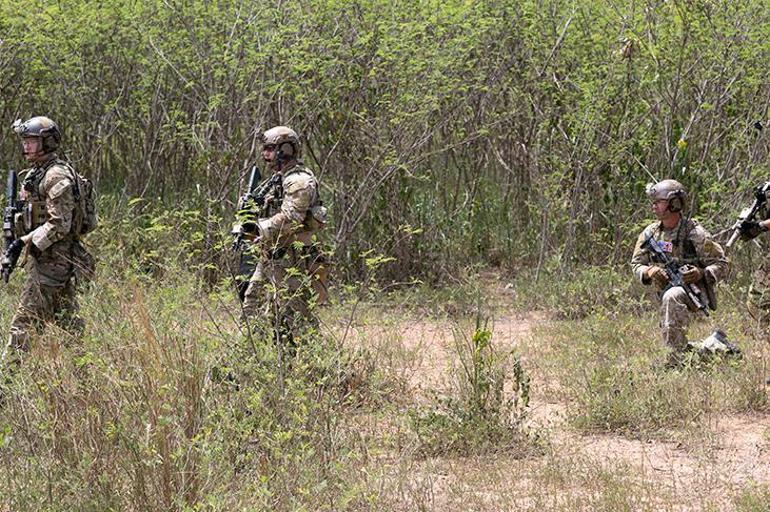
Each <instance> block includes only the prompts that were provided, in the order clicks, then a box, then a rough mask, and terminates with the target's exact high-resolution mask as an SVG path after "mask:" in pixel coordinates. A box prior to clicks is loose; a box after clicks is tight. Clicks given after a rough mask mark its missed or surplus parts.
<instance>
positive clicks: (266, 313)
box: [243, 249, 318, 339]
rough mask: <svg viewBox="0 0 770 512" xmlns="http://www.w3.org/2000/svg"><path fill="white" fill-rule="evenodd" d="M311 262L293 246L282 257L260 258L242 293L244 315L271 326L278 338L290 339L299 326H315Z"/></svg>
mask: <svg viewBox="0 0 770 512" xmlns="http://www.w3.org/2000/svg"><path fill="white" fill-rule="evenodd" d="M311 264H312V262H311V261H310V257H309V255H308V254H303V252H302V251H296V250H293V249H288V250H286V251H285V253H284V254H283V255H282V257H277V258H273V259H270V258H262V259H260V261H259V262H258V263H257V266H256V268H255V269H254V273H253V274H252V276H251V279H250V280H249V286H248V288H247V289H246V293H245V296H244V301H243V314H244V317H245V319H246V320H247V321H257V320H261V321H263V322H264V323H265V324H266V325H270V326H272V328H273V330H274V334H275V336H276V338H278V339H280V338H282V337H288V338H289V339H292V338H293V337H294V336H295V335H296V334H298V333H299V331H301V330H303V329H307V328H310V327H317V325H318V321H317V319H316V317H315V315H314V313H313V311H314V309H315V305H316V303H317V296H316V294H315V292H314V290H313V286H312V282H311V276H310V273H309V271H308V269H309V268H310V265H311Z"/></svg>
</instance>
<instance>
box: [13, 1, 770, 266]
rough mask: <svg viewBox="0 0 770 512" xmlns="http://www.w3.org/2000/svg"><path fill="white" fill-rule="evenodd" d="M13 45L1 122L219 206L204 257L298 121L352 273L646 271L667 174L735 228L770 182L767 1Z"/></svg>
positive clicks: (274, 26) (280, 18)
mask: <svg viewBox="0 0 770 512" xmlns="http://www.w3.org/2000/svg"><path fill="white" fill-rule="evenodd" d="M0 34H2V36H0V37H1V39H0V88H1V89H2V95H0V119H2V120H3V121H2V122H3V123H5V124H6V126H8V125H10V123H11V122H12V121H13V119H14V118H16V117H26V116H30V115H33V114H40V113H45V114H48V115H50V116H51V117H53V118H55V119H56V120H57V121H58V122H59V123H60V124H61V125H62V127H63V129H64V132H65V137H66V148H67V153H68V154H69V156H70V158H72V160H74V161H75V163H76V164H77V166H78V167H79V168H80V169H81V171H82V172H84V173H85V174H87V175H90V176H91V177H93V178H95V179H96V180H97V182H98V185H99V188H100V190H101V191H103V192H114V193H115V194H117V195H119V197H120V198H122V199H123V200H125V199H127V198H133V197H142V198H143V199H144V200H146V201H147V202H148V203H149V204H150V205H162V206H163V207H164V208H166V209H169V208H180V209H185V210H186V209H192V210H195V211H196V212H198V214H199V215H200V216H201V218H202V222H201V224H200V226H199V229H200V231H199V233H200V234H201V235H202V237H203V241H204V242H205V244H204V250H203V251H202V252H201V254H200V255H199V261H200V262H213V261H216V260H215V257H216V254H217V250H216V249H215V245H216V241H217V239H218V237H220V235H221V233H222V231H223V230H224V229H225V224H226V223H227V222H226V219H227V218H228V217H229V216H230V214H231V213H232V210H233V205H234V203H235V200H236V197H237V195H238V188H239V186H241V185H242V182H243V175H244V174H245V173H246V170H247V168H248V167H249V165H250V163H251V162H253V161H255V160H256V158H257V157H258V149H259V141H258V135H259V133H260V132H261V131H262V130H263V129H265V128H266V127H269V126H271V125H274V124H277V123H284V124H289V125H292V126H293V127H295V128H296V129H297V130H298V131H299V132H301V134H302V136H303V138H304V140H305V143H306V144H305V153H304V158H305V160H306V162H307V163H308V164H309V165H310V166H311V167H313V168H314V169H315V170H316V171H317V172H318V174H319V175H320V177H321V178H322V180H323V184H324V191H323V194H324V198H325V200H326V202H327V203H328V204H329V205H330V207H331V210H332V221H331V222H332V225H331V229H330V230H329V231H330V232H331V237H330V238H331V241H332V243H333V246H334V248H335V252H336V258H337V262H338V263H339V265H338V267H337V268H338V269H339V270H341V271H345V272H349V273H350V274H349V277H352V276H360V275H361V273H362V272H364V271H365V265H364V263H363V261H362V259H361V258H358V256H359V255H360V254H362V253H363V252H365V251H366V250H369V249H372V248H376V249H377V250H378V251H384V252H386V253H388V254H390V255H392V256H395V257H396V258H397V260H398V262H397V263H396V262H394V263H393V264H392V265H390V266H385V267H384V268H383V271H384V272H385V274H386V277H388V278H392V279H399V278H403V277H404V276H405V275H409V276H412V277H421V278H428V279H431V278H434V279H435V278H440V277H442V276H445V275H447V273H448V272H451V271H452V270H454V269H456V268H457V267H458V266H463V265H467V264H469V263H474V262H476V263H478V262H481V263H493V264H503V265H506V266H512V267H517V266H521V265H534V266H536V267H537V268H538V270H553V269H565V268H569V267H570V266H571V265H572V264H573V263H574V262H575V261H576V260H578V259H579V260H580V261H588V262H591V263H604V262H607V261H612V262H619V261H625V260H626V259H627V257H628V253H629V251H630V248H629V246H630V244H631V242H632V237H633V235H630V234H629V233H631V232H636V231H637V230H638V229H639V227H640V226H641V224H642V223H643V220H644V219H646V218H648V217H649V213H648V211H647V206H646V202H645V201H644V198H643V186H644V184H645V183H646V182H649V181H652V180H653V179H655V178H663V177H674V178H677V179H679V180H681V181H682V182H684V183H685V185H686V186H688V187H689V188H690V189H691V190H692V192H693V196H694V198H695V201H694V202H695V204H696V205H697V209H698V212H697V213H698V214H699V216H700V217H701V218H706V220H707V225H710V226H711V227H714V228H716V227H718V226H723V225H727V224H728V223H729V219H728V217H729V216H730V215H732V214H733V213H735V210H736V209H737V205H738V203H740V202H742V201H743V200H745V199H746V198H747V195H746V194H745V193H744V191H746V189H747V187H748V186H750V185H752V184H754V183H755V182H758V181H759V180H764V179H766V178H767V176H766V167H767V164H768V146H769V145H768V133H767V132H768V130H767V129H762V128H760V126H764V125H765V124H766V122H767V120H768V97H769V96H770V81H768V74H767V62H768V58H769V57H770V42H768V41H770V37H768V36H769V35H770V11H768V9H767V5H766V3H765V2H763V1H761V0H741V1H730V2H728V1H717V0H675V1H664V0H646V1H634V2H614V1H606V2H595V1H592V0H573V1H569V2H563V1H556V0H521V1H520V0H517V1H511V0H485V1H466V0H450V1H437V0H426V1H420V2H414V1H411V0H410V1H404V0H395V1H393V0H387V1H386V0H309V1H306V2H243V1H237V0H221V1H204V0H184V1H183V0H163V1H160V0H154V1H153V0H148V1H143V2H136V1H133V0H99V1H96V0H60V1H58V2H55V3H51V2H46V1H43V0H32V1H29V2H15V1H11V0H2V1H0ZM756 123H759V124H756ZM15 144H16V143H15V141H14V138H13V134H12V132H11V131H10V130H9V129H3V130H0V148H2V154H3V159H4V161H3V162H2V164H3V165H4V166H9V165H20V163H19V160H18V158H17V155H18V149H17V147H16V146H15Z"/></svg>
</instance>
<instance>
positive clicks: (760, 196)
mask: <svg viewBox="0 0 770 512" xmlns="http://www.w3.org/2000/svg"><path fill="white" fill-rule="evenodd" d="M768 191H770V181H768V182H767V183H764V184H763V185H759V186H757V187H755V188H754V202H753V203H752V205H751V206H748V207H746V208H744V209H743V210H742V211H741V213H740V215H738V220H737V221H735V224H733V227H732V228H730V229H731V230H732V231H733V234H732V235H731V236H730V240H728V241H727V243H726V244H725V247H727V248H730V246H731V245H733V244H734V243H735V241H736V240H738V237H739V236H741V233H742V231H743V229H744V225H745V223H747V222H752V221H753V220H754V217H756V215H757V213H758V212H759V210H760V208H762V206H764V205H765V203H767V192H768Z"/></svg>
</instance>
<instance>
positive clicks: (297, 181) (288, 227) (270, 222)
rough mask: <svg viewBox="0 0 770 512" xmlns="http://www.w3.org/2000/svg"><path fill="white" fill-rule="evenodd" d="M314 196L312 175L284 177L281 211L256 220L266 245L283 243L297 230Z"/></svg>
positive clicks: (261, 237)
mask: <svg viewBox="0 0 770 512" xmlns="http://www.w3.org/2000/svg"><path fill="white" fill-rule="evenodd" d="M314 196H315V181H314V180H313V178H312V176H308V175H306V174H300V173H298V174H296V175H292V176H289V177H287V178H286V181H285V182H284V196H283V202H282V204H281V211H280V212H278V213H277V214H275V215H273V216H272V217H270V218H267V219H262V220H260V221H259V222H258V227H259V234H260V239H261V240H262V241H263V243H265V244H267V245H277V246H281V245H283V243H284V241H285V240H286V239H287V238H288V237H289V236H290V235H292V234H293V233H295V232H296V231H297V230H299V229H300V228H301V227H302V226H303V223H304V222H305V218H306V217H307V212H308V210H309V209H310V206H311V205H312V204H313V198H314Z"/></svg>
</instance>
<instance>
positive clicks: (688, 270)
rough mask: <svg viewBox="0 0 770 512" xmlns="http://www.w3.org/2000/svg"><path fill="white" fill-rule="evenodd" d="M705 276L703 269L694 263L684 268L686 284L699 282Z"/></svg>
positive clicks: (683, 274) (683, 275)
mask: <svg viewBox="0 0 770 512" xmlns="http://www.w3.org/2000/svg"><path fill="white" fill-rule="evenodd" d="M702 278H703V271H702V270H701V269H699V268H698V267H695V266H693V265H685V266H684V267H683V268H682V280H683V281H684V282H685V284H692V283H697V282H698V281H700V280H701V279H702Z"/></svg>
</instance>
